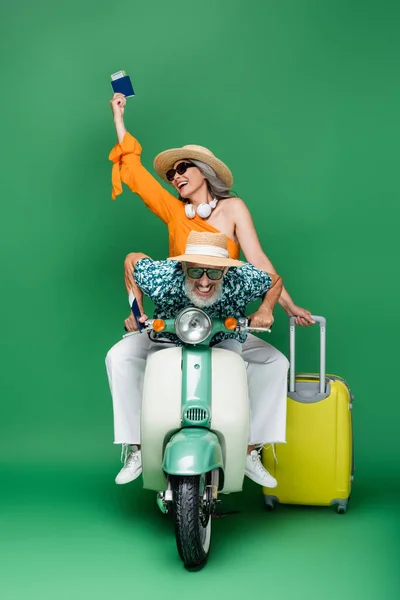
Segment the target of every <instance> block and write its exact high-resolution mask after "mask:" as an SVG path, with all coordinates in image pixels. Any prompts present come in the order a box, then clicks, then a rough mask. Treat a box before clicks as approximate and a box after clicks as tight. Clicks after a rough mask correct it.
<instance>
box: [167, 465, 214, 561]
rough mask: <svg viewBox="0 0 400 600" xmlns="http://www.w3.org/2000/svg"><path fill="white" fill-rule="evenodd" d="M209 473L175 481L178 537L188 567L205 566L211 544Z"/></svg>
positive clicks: (174, 494) (182, 556)
mask: <svg viewBox="0 0 400 600" xmlns="http://www.w3.org/2000/svg"><path fill="white" fill-rule="evenodd" d="M208 479H209V474H206V475H193V476H192V475H191V476H188V477H174V478H173V480H172V487H173V497H174V515H175V537H176V545H177V547H178V552H179V556H180V557H181V559H182V561H183V564H184V565H185V567H186V568H188V569H190V568H196V567H197V568H198V567H203V566H204V565H205V563H206V561H207V558H208V555H209V553H210V543H211V507H212V499H211V487H210V485H209V484H210V482H209V481H208Z"/></svg>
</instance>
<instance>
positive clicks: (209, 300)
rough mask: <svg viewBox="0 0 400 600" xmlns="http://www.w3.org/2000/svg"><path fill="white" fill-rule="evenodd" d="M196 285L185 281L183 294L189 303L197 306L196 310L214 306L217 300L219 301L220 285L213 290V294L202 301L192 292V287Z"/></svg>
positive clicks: (220, 294)
mask: <svg viewBox="0 0 400 600" xmlns="http://www.w3.org/2000/svg"><path fill="white" fill-rule="evenodd" d="M195 285H196V284H194V283H191V282H190V281H189V280H188V279H186V280H185V293H186V296H187V297H188V298H189V300H190V302H191V303H192V304H194V305H195V306H197V308H207V307H208V306H212V305H213V304H215V302H216V301H217V300H219V299H220V298H221V296H222V285H218V286H217V287H216V288H215V292H214V293H213V295H212V296H210V297H209V298H206V299H204V300H202V299H201V298H199V296H198V295H197V294H196V292H195V291H194V286H195Z"/></svg>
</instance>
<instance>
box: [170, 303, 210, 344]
mask: <svg viewBox="0 0 400 600" xmlns="http://www.w3.org/2000/svg"><path fill="white" fill-rule="evenodd" d="M211 329H212V323H211V319H210V317H209V316H208V314H207V313H205V312H204V310H201V309H200V308H192V307H189V308H185V309H184V310H183V311H182V312H181V313H179V315H178V316H177V317H176V319H175V333H176V335H177V336H178V338H179V339H180V340H182V342H185V344H201V342H204V340H206V339H207V338H208V336H209V335H210V333H211Z"/></svg>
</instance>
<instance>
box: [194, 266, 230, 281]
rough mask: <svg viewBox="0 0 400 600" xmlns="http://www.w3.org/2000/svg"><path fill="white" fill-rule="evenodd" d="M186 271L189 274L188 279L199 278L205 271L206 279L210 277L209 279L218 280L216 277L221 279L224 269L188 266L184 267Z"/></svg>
mask: <svg viewBox="0 0 400 600" xmlns="http://www.w3.org/2000/svg"><path fill="white" fill-rule="evenodd" d="M186 273H187V274H188V275H189V277H190V279H201V278H202V277H203V274H204V273H206V275H207V277H208V279H211V281H218V279H222V276H223V274H224V269H203V268H201V267H188V268H187V269H186Z"/></svg>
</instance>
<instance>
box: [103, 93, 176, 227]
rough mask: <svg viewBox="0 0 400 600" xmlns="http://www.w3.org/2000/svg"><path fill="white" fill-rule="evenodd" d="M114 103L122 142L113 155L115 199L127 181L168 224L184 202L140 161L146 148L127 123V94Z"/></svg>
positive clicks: (114, 113)
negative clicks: (126, 126) (128, 129)
mask: <svg viewBox="0 0 400 600" xmlns="http://www.w3.org/2000/svg"><path fill="white" fill-rule="evenodd" d="M110 104H111V109H112V112H113V115H114V123H115V129H116V132H117V137H118V144H117V145H116V146H114V148H113V149H112V150H111V152H110V155H109V159H110V160H111V161H112V162H113V163H114V164H113V170H112V185H113V192H112V198H113V200H115V198H116V197H117V196H118V195H119V194H121V193H122V183H121V182H124V183H126V185H127V186H128V187H129V188H130V189H131V191H132V192H134V193H135V194H138V195H139V196H140V198H141V199H142V200H143V202H144V203H145V204H146V206H147V207H148V208H149V209H150V210H151V211H152V212H153V213H154V214H156V215H157V216H158V217H159V218H160V219H161V220H162V221H164V223H169V222H170V220H171V217H172V215H173V213H174V211H175V210H177V209H179V208H181V202H180V201H179V200H178V198H175V196H173V195H172V194H170V193H169V192H168V191H167V190H166V189H164V188H163V186H162V185H161V184H160V183H159V182H158V181H157V180H156V179H155V178H154V177H153V176H152V175H151V174H150V173H149V172H148V171H147V170H146V169H145V168H144V166H143V165H142V163H141V160H140V155H141V152H142V147H141V145H140V144H139V142H138V141H137V140H136V139H135V138H134V137H133V136H131V135H130V133H128V132H127V131H126V128H125V124H124V110H125V104H126V98H125V96H123V95H122V94H114V96H113V98H112V100H111V102H110Z"/></svg>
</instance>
